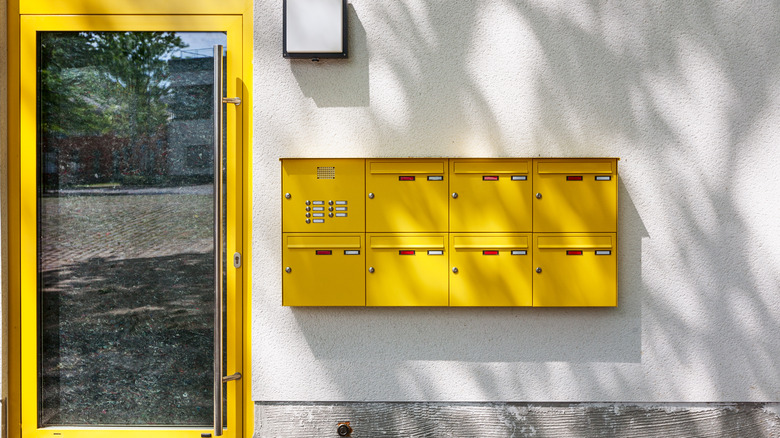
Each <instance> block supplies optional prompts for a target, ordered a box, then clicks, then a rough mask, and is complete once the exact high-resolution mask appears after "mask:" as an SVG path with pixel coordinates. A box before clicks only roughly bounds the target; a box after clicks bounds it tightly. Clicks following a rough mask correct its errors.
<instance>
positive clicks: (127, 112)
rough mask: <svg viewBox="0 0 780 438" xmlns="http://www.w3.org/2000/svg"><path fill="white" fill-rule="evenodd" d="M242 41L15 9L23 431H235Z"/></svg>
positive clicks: (126, 18)
mask: <svg viewBox="0 0 780 438" xmlns="http://www.w3.org/2000/svg"><path fill="white" fill-rule="evenodd" d="M243 38H244V35H243V34H242V16H241V15H233V16H227V15H226V16H206V15H198V16H185V15H178V16H156V15H138V16H135V15H123V16H110V15H88V16H45V15H25V16H22V17H21V39H20V43H21V44H20V47H21V49H20V50H21V70H20V71H21V80H20V83H21V96H22V97H21V100H20V106H21V110H20V114H21V116H20V117H21V120H20V126H21V131H20V132H21V134H20V135H21V139H20V148H19V154H20V165H19V166H20V167H19V187H20V191H21V196H20V201H19V202H20V211H21V221H20V224H21V225H20V235H21V237H20V242H19V247H20V248H21V250H20V272H21V275H20V277H19V278H20V279H19V285H20V301H19V324H20V328H19V330H18V332H15V333H20V340H19V344H18V345H20V352H19V356H20V357H19V360H20V363H21V366H20V367H19V368H18V370H17V371H14V373H15V374H14V379H16V378H18V379H19V383H18V386H15V385H16V383H14V388H16V389H13V390H12V391H13V393H12V395H11V398H12V402H11V403H12V406H11V409H12V415H14V416H16V415H17V413H16V412H18V411H17V409H19V408H18V407H19V406H20V407H21V408H20V413H18V417H17V418H19V422H20V423H21V436H23V437H25V438H27V437H65V438H68V437H79V438H81V437H86V438H92V437H112V438H123V437H137V436H141V435H142V436H148V437H182V438H184V437H187V438H198V437H202V436H218V435H220V434H221V433H224V435H225V436H229V437H241V436H243V424H242V423H243V410H244V408H243V405H242V398H243V397H244V394H245V392H244V391H245V388H246V381H245V380H244V379H241V377H240V373H243V372H244V368H243V356H242V346H243V338H242V332H243V330H242V329H243V327H244V325H243V324H244V320H243V318H242V314H243V308H242V301H243V300H244V295H243V288H242V278H243V274H242V270H241V269H242V260H241V259H242V257H241V256H242V251H243V249H242V248H243V243H242V242H243V237H242V236H243V234H242V228H243V221H242V217H243V214H244V212H243V207H242V204H243V201H242V199H243V192H242V181H243V173H242V169H243V163H242V154H243V152H242V151H243V150H244V143H243V139H244V131H243V129H242V127H243V121H244V113H243V111H245V108H246V106H247V105H246V102H244V105H243V106H242V105H238V101H236V100H234V101H232V102H230V103H226V104H222V103H221V101H222V98H224V97H229V98H236V97H237V98H241V97H244V96H243V95H242V93H243V89H244V85H243V82H242V79H241V77H242V68H243V66H242V54H243V50H242V40H243ZM214 46H222V47H224V48H226V53H227V54H226V55H222V54H218V53H221V52H219V51H218V50H217V49H215V47H214ZM219 65H222V68H220V67H219ZM223 77H224V80H222V79H221V78H223ZM215 85H216V86H215ZM223 112H224V115H225V117H224V119H222V122H221V123H220V122H219V120H220V117H221V115H222V114H223ZM215 120H217V123H216V124H215ZM220 145H221V146H220ZM218 154H220V155H218ZM220 218H221V219H220ZM222 260H225V262H224V263H223V262H222ZM223 339H224V344H223ZM17 391H18V392H17ZM215 400H216V401H217V402H216V403H215ZM215 418H216V421H215ZM16 424H18V423H16ZM11 434H12V436H18V435H17V434H18V431H17V430H12V431H11Z"/></svg>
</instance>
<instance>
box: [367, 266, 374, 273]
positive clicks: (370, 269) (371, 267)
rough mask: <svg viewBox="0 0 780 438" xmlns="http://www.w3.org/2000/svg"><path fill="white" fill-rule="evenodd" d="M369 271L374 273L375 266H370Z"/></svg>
mask: <svg viewBox="0 0 780 438" xmlns="http://www.w3.org/2000/svg"><path fill="white" fill-rule="evenodd" d="M368 272H370V273H372V274H373V273H374V267H373V266H369V268H368Z"/></svg>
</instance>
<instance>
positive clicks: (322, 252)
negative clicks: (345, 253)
mask: <svg viewBox="0 0 780 438" xmlns="http://www.w3.org/2000/svg"><path fill="white" fill-rule="evenodd" d="M315 253H316V254H317V255H332V254H333V251H331V250H329V249H318V250H317V251H315Z"/></svg>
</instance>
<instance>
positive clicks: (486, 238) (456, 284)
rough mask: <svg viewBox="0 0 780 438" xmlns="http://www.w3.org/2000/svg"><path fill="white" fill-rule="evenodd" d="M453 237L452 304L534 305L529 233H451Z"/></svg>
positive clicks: (451, 265)
mask: <svg viewBox="0 0 780 438" xmlns="http://www.w3.org/2000/svg"><path fill="white" fill-rule="evenodd" d="M450 239H451V240H450V306H530V305H531V302H532V300H531V291H532V289H531V280H532V275H531V273H532V262H531V251H530V248H529V243H530V239H531V235H530V234H492V233H485V234H452V235H451V236H450ZM456 270H457V272H456Z"/></svg>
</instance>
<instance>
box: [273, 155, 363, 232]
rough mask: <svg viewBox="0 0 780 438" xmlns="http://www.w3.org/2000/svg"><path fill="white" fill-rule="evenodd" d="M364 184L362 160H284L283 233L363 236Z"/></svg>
mask: <svg viewBox="0 0 780 438" xmlns="http://www.w3.org/2000/svg"><path fill="white" fill-rule="evenodd" d="M364 181H365V160H362V159H292V158H291V159H283V160H282V193H281V197H282V232H285V233H332V232H336V233H343V232H353V233H362V232H364V231H365V216H364V211H365V182H364ZM288 194H289V197H288ZM307 201H308V204H307ZM335 206H338V207H336V208H335V210H336V211H337V212H338V213H336V212H334V211H333V209H334V207H335ZM347 209H348V210H347ZM347 211H348V212H349V213H347ZM334 213H335V214H334Z"/></svg>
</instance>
